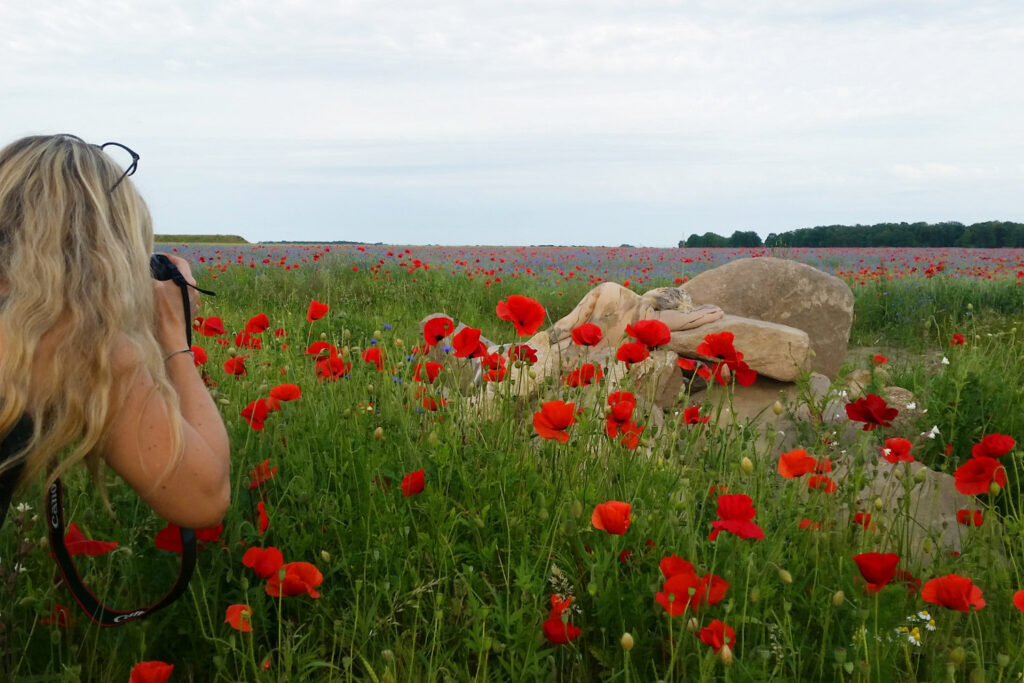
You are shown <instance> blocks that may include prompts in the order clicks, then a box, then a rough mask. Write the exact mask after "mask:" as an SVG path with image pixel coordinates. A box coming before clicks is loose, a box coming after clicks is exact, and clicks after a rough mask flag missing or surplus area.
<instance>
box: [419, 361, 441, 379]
mask: <svg viewBox="0 0 1024 683" xmlns="http://www.w3.org/2000/svg"><path fill="white" fill-rule="evenodd" d="M442 367H444V366H443V365H441V364H440V363H434V362H432V361H427V362H425V363H417V364H416V365H415V366H414V367H413V370H412V378H413V380H414V381H416V382H426V383H427V384H433V383H434V380H435V379H437V373H439V372H441V368H442ZM424 377H425V378H426V379H424Z"/></svg>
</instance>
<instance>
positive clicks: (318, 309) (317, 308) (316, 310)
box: [306, 299, 331, 322]
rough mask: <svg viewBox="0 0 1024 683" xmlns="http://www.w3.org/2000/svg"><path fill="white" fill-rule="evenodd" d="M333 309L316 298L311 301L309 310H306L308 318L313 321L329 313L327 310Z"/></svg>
mask: <svg viewBox="0 0 1024 683" xmlns="http://www.w3.org/2000/svg"><path fill="white" fill-rule="evenodd" d="M329 310H331V307H330V306H328V305H327V304H322V303H320V302H319V301H317V300H316V299H313V300H312V301H310V302H309V310H307V311H306V320H308V321H309V322H313V321H314V320H319V319H320V318H322V317H324V316H325V315H327V311H329Z"/></svg>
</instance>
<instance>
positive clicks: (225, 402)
mask: <svg viewBox="0 0 1024 683" xmlns="http://www.w3.org/2000/svg"><path fill="white" fill-rule="evenodd" d="M217 403H219V404H221V405H222V406H229V405H231V401H229V400H228V399H226V398H218V399H217Z"/></svg>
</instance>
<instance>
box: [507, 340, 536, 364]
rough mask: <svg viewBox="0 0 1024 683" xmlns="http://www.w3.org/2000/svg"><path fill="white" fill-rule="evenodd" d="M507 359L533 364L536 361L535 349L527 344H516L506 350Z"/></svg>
mask: <svg viewBox="0 0 1024 683" xmlns="http://www.w3.org/2000/svg"><path fill="white" fill-rule="evenodd" d="M508 359H509V360H510V361H512V362H513V363H514V362H516V361H523V362H524V363H528V364H530V365H533V364H534V363H536V362H537V350H536V349H534V348H533V347H532V346H530V345H528V344H516V345H515V346H513V347H512V348H510V349H509V350H508Z"/></svg>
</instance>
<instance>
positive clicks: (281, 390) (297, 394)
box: [270, 384, 302, 401]
mask: <svg viewBox="0 0 1024 683" xmlns="http://www.w3.org/2000/svg"><path fill="white" fill-rule="evenodd" d="M301 397H302V389H300V388H299V385H298V384H278V385H277V386H276V387H274V388H273V389H271V390H270V398H272V399H274V400H275V401H297V400H298V399H299V398H301Z"/></svg>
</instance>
